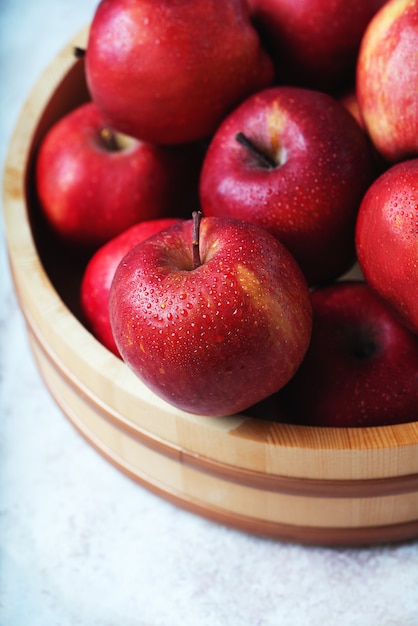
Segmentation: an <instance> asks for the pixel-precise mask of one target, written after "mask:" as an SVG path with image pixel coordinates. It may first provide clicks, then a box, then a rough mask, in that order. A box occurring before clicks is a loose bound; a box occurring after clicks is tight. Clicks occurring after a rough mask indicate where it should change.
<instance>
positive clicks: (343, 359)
mask: <svg viewBox="0 0 418 626" xmlns="http://www.w3.org/2000/svg"><path fill="white" fill-rule="evenodd" d="M312 307H313V329H312V339H311V343H310V346H309V350H308V352H307V354H306V357H305V359H304V361H303V363H302V365H301V367H300V368H299V370H298V371H297V373H296V375H295V376H294V378H293V379H292V380H291V381H290V382H289V384H288V385H287V386H286V387H285V388H284V389H283V390H282V392H280V393H279V394H278V396H280V398H281V401H282V402H283V403H284V405H285V406H287V409H288V411H289V412H290V413H291V415H292V417H293V420H294V421H295V422H298V423H301V424H307V425H311V426H335V427H340V426H342V427H359V426H383V425H388V424H398V423H403V422H410V421H416V420H417V419H418V337H417V336H416V335H414V334H413V333H410V332H409V331H408V330H407V329H406V328H405V327H404V326H403V325H402V324H400V323H399V322H398V321H397V320H396V319H395V317H393V315H392V314H391V312H390V311H389V310H388V309H387V307H386V306H385V304H384V303H383V302H382V301H381V300H380V298H379V297H378V296H376V295H375V294H374V293H373V291H372V290H371V289H370V287H369V286H368V285H367V284H366V283H364V282H349V281H348V282H340V283H336V284H334V285H331V286H328V287H325V288H322V289H318V290H317V291H315V292H314V293H313V294H312Z"/></svg>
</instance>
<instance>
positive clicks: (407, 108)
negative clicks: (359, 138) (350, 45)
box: [357, 0, 418, 163]
mask: <svg viewBox="0 0 418 626" xmlns="http://www.w3.org/2000/svg"><path fill="white" fill-rule="evenodd" d="M417 50H418V1H417V0H390V1H389V2H387V3H386V4H385V5H384V6H383V7H382V9H380V11H379V12H378V13H377V14H376V15H375V16H374V18H373V19H372V20H371V22H370V24H369V26H368V28H367V30H366V32H365V35H364V37H363V40H362V43H361V47H360V51H359V55H358V64H357V96H358V101H359V106H360V111H361V115H362V118H363V120H364V124H365V126H366V129H367V131H368V133H369V135H370V137H371V140H372V141H373V143H374V145H375V146H376V148H377V150H378V151H379V152H380V153H381V154H382V156H383V157H384V158H385V159H386V160H387V161H389V162H392V163H395V162H398V161H401V160H403V159H406V158H412V157H415V156H418V54H417Z"/></svg>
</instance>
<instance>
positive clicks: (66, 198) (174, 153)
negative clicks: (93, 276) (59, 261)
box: [36, 102, 197, 250]
mask: <svg viewBox="0 0 418 626" xmlns="http://www.w3.org/2000/svg"><path fill="white" fill-rule="evenodd" d="M187 152H188V147H181V148H162V147H159V146H154V145H151V144H147V143H145V142H142V141H138V140H136V139H132V138H130V137H126V136H121V135H120V134H115V133H113V132H112V131H109V129H108V127H107V126H106V123H105V120H104V119H103V116H102V115H101V113H100V112H99V110H98V109H97V107H96V106H95V104H94V103H91V102H89V103H87V104H84V105H81V106H80V107H78V108H77V109H75V110H74V111H72V112H70V113H69V114H67V115H66V116H64V117H63V118H61V119H60V120H59V121H58V122H57V123H56V124H55V125H54V126H53V127H52V128H51V129H50V130H49V132H48V133H47V135H46V136H45V138H44V140H43V142H42V144H41V147H40V150H39V154H38V156H37V162H36V185H37V192H38V196H39V199H40V204H41V207H42V211H43V214H44V216H45V217H46V219H47V221H48V223H49V224H50V226H51V228H52V230H53V231H54V233H55V234H56V235H58V236H59V237H60V238H61V239H62V240H63V241H65V242H68V243H69V244H70V245H71V246H73V247H74V248H78V247H79V248H83V249H86V250H87V249H88V250H94V249H97V248H98V247H100V246H101V245H103V244H104V243H106V242H107V241H109V240H110V239H112V238H113V237H115V236H117V235H119V234H120V233H121V232H123V231H124V230H126V229H127V228H129V227H130V226H132V225H133V224H136V223H137V222H139V221H142V220H151V219H157V218H160V217H165V216H167V215H168V214H170V215H172V214H173V211H174V209H175V208H177V207H179V208H180V207H181V205H182V202H183V201H184V202H186V199H188V198H189V196H190V188H191V186H192V184H193V183H192V181H193V176H194V180H195V181H196V176H195V175H192V176H190V175H189V172H190V169H189V167H188V163H187ZM195 184H196V189H197V182H196V183H195Z"/></svg>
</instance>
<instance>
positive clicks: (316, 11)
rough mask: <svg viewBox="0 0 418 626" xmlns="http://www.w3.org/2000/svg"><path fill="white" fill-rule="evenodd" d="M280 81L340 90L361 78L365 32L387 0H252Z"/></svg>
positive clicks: (251, 3)
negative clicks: (359, 56) (359, 67)
mask: <svg viewBox="0 0 418 626" xmlns="http://www.w3.org/2000/svg"><path fill="white" fill-rule="evenodd" d="M247 1H248V4H249V7H250V11H251V15H252V18H253V20H254V23H255V24H256V26H257V28H258V29H259V31H260V33H261V36H262V41H263V42H265V43H266V47H267V49H268V51H269V53H270V55H271V57H272V59H273V60H274V65H275V68H276V73H277V81H278V82H279V83H280V84H283V83H285V84H293V85H298V86H304V87H309V88H312V89H321V90H326V91H335V89H336V88H341V87H343V86H345V85H346V84H347V83H348V82H349V81H350V79H351V78H352V77H354V74H355V65H356V59H357V53H358V49H359V46H360V42H361V38H362V36H363V33H364V30H365V28H366V26H367V24H368V22H369V21H370V19H371V18H372V16H373V15H374V14H375V13H376V11H377V10H378V9H379V8H380V7H381V6H382V5H383V3H384V0H351V1H350V2H347V1H346V0H333V1H332V2H328V1H327V0H298V1H297V2H295V0H247Z"/></svg>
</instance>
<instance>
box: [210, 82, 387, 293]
mask: <svg viewBox="0 0 418 626" xmlns="http://www.w3.org/2000/svg"><path fill="white" fill-rule="evenodd" d="M238 140H239V141H238ZM374 167H375V164H374V160H373V157H372V154H371V150H370V144H369V142H368V139H367V137H366V136H365V133H364V132H363V131H362V130H361V128H360V127H359V125H358V123H357V122H356V121H355V120H354V118H353V117H352V115H351V114H350V113H349V112H348V111H347V110H346V109H345V108H344V107H343V106H342V104H341V103H339V102H337V101H336V100H335V99H334V98H332V97H331V96H329V95H327V94H324V93H320V92H318V91H313V90H309V89H301V88H297V87H273V88H270V89H265V90H263V91H261V92H259V93H257V94H255V95H253V96H251V97H250V98H248V99H247V100H246V101H245V102H243V103H242V104H241V105H240V106H239V107H237V108H236V109H235V110H234V111H233V112H232V113H231V114H230V115H229V116H228V117H227V118H226V119H225V120H224V122H223V123H222V124H221V126H220V127H219V128H218V130H217V132H216V133H215V135H214V137H213V139H212V141H211V143H210V145H209V148H208V151H207V153H206V156H205V158H204V161H203V167H202V172H201V177H200V201H201V207H202V210H203V213H204V215H206V216H211V215H212V216H225V217H234V218H239V219H244V220H248V221H251V222H254V223H257V224H259V225H260V226H263V227H264V228H266V229H267V230H269V231H270V232H271V233H272V234H273V235H275V236H276V237H277V238H278V239H280V240H281V241H282V243H284V245H285V246H286V247H287V248H288V249H289V250H290V252H291V253H292V254H293V256H294V257H295V258H296V260H297V261H298V263H299V265H300V266H301V268H302V270H303V272H304V273H305V276H306V278H307V280H308V283H309V284H315V283H320V282H323V281H327V280H330V279H332V278H334V277H337V276H339V275H340V274H342V273H343V272H345V271H346V270H348V269H349V267H350V266H351V265H352V263H353V262H354V258H355V253H354V227H355V221H356V216H357V211H358V208H359V205H360V201H361V199H362V197H363V194H364V192H365V191H366V189H367V187H368V186H369V184H370V183H371V181H372V180H373V178H374V175H375V173H374Z"/></svg>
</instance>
